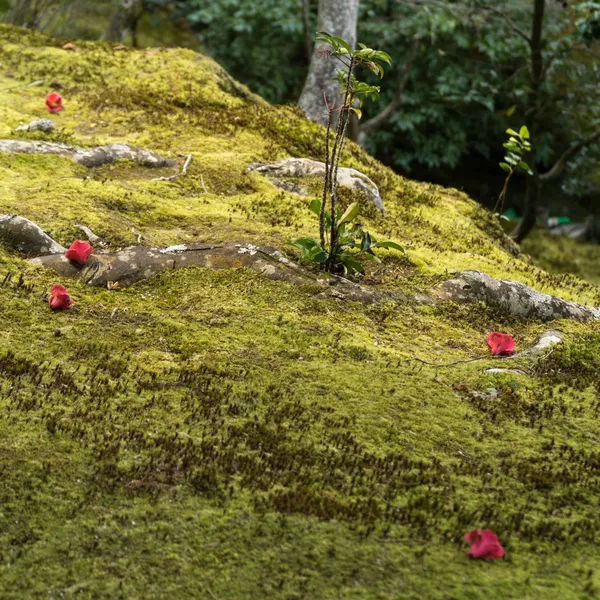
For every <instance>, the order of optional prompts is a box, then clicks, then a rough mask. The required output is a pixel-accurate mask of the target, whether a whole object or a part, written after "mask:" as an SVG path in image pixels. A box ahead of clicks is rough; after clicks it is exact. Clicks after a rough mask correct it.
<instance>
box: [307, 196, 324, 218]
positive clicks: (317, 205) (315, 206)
mask: <svg viewBox="0 0 600 600" xmlns="http://www.w3.org/2000/svg"><path fill="white" fill-rule="evenodd" d="M308 207H309V208H310V210H311V212H314V213H315V215H317V216H318V215H320V214H321V201H320V200H319V199H318V198H314V199H313V200H311V201H310V204H309V205H308Z"/></svg>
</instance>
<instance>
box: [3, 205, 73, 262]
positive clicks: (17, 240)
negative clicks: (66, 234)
mask: <svg viewBox="0 0 600 600" xmlns="http://www.w3.org/2000/svg"><path fill="white" fill-rule="evenodd" d="M0 240H1V241H3V242H4V243H5V244H6V245H7V246H10V247H11V248H14V249H15V250H16V251H17V252H21V253H22V254H25V256H46V255H48V254H64V252H65V248H64V247H63V246H61V245H60V244H59V243H58V242H55V241H54V240H53V239H52V238H51V237H50V236H49V235H47V234H46V233H44V232H43V231H42V230H41V229H40V228H39V227H38V226H37V225H36V224H35V223H32V222H31V221H29V220H28V219H25V218H23V217H17V216H15V215H0Z"/></svg>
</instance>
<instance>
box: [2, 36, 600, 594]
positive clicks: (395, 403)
mask: <svg viewBox="0 0 600 600" xmlns="http://www.w3.org/2000/svg"><path fill="white" fill-rule="evenodd" d="M61 45H62V43H61V42H58V41H53V40H48V39H46V38H42V37H40V36H36V35H33V34H31V33H29V32H26V31H23V30H17V29H11V28H2V29H0V61H1V62H2V71H3V73H4V74H3V76H2V78H1V88H2V89H5V88H10V87H13V86H21V87H13V89H11V90H7V91H2V92H0V115H1V116H2V119H1V123H2V124H1V125H0V137H3V138H12V137H14V136H15V134H14V128H15V127H16V126H17V125H19V124H20V123H22V122H23V123H25V122H29V121H31V120H33V119H35V118H40V117H44V116H47V114H46V113H45V109H44V97H45V94H46V93H47V91H48V87H49V84H50V83H54V84H57V83H58V84H60V85H61V94H62V95H63V99H64V104H65V110H64V111H63V112H61V113H59V114H57V115H55V116H52V119H53V121H54V122H55V124H56V125H57V126H58V127H59V130H58V132H56V133H54V134H53V135H51V136H50V137H49V138H45V139H55V140H60V141H68V142H69V143H72V144H77V145H82V146H94V145H98V144H105V143H115V142H126V143H129V144H135V145H139V146H143V147H145V148H147V149H149V150H152V151H155V152H158V153H160V154H163V155H165V156H170V157H172V158H177V155H178V154H187V153H191V154H192V155H193V160H192V163H191V165H190V168H189V170H188V172H187V174H186V175H185V176H183V177H180V178H178V179H175V180H172V181H162V182H156V181H152V178H153V177H156V176H157V175H161V174H163V175H167V174H173V173H175V172H176V169H173V170H168V169H165V170H164V172H163V171H160V172H158V173H157V171H154V170H153V171H151V172H149V170H148V169H145V168H143V167H140V166H135V165H131V164H127V163H125V164H114V165H109V166H106V167H102V168H100V169H97V170H89V169H85V168H84V167H81V166H79V165H77V164H75V163H73V162H71V161H69V160H68V159H64V158H59V157H54V156H24V155H0V182H1V185H2V192H3V193H2V195H1V196H0V212H2V213H17V214H19V215H22V216H24V217H27V218H29V219H31V220H33V221H35V222H37V223H38V224H40V225H41V226H42V227H44V228H45V229H46V230H47V231H48V232H49V233H50V234H51V235H52V236H53V237H54V238H56V239H57V240H58V241H60V242H62V243H64V244H68V243H69V242H70V241H71V240H72V239H74V238H75V237H78V236H80V235H81V232H80V231H79V230H78V229H76V228H75V225H76V224H84V225H87V226H89V227H90V228H91V229H92V230H93V231H94V232H95V233H96V234H98V235H101V236H102V237H103V238H104V239H105V240H106V241H107V242H109V243H110V244H112V245H113V246H119V245H126V244H133V243H135V242H136V240H137V238H138V235H140V234H141V235H142V236H143V238H144V240H145V241H146V242H147V243H151V244H179V243H186V242H190V241H196V242H204V241H206V242H209V241H210V242H212V241H215V242H221V241H223V242H226V241H243V242H254V243H260V244H270V245H274V246H276V247H279V248H280V249H282V250H285V242H286V241H287V240H288V239H290V238H292V237H294V236H297V235H306V234H315V233H316V231H315V223H314V221H313V219H312V218H311V213H310V212H309V210H308V200H307V199H302V198H299V197H298V196H294V195H292V194H287V193H284V192H281V191H280V190H277V189H276V188H274V187H273V186H271V185H270V184H269V183H268V182H267V181H266V180H265V179H263V178H261V177H260V176H258V175H256V174H249V173H247V171H246V167H247V165H248V164H249V163H250V162H261V161H272V160H276V159H280V158H286V157H288V156H307V157H309V158H314V159H320V158H321V156H322V154H323V150H324V149H323V130H322V129H321V128H320V127H318V126H316V125H313V124H311V123H307V122H306V121H304V120H303V119H302V118H301V117H300V115H299V114H298V113H297V112H296V111H295V110H293V109H291V108H274V107H270V106H268V105H267V104H266V103H265V102H264V101H262V100H260V99H259V98H257V97H255V96H253V95H252V94H250V93H249V92H248V91H247V90H246V89H245V88H244V87H243V86H241V85H239V84H238V83H236V82H234V81H232V80H231V79H230V78H229V77H228V76H227V75H226V74H225V73H224V72H223V71H222V70H221V69H220V68H219V67H218V66H217V65H215V64H214V63H213V62H212V61H210V60H209V59H207V58H205V57H202V56H199V55H197V54H194V53H192V52H190V51H186V50H147V51H132V50H128V49H119V47H115V46H111V45H108V44H91V43H81V44H77V50H76V51H74V52H73V51H67V50H62V49H61ZM40 79H42V80H44V82H45V83H44V84H38V85H34V86H29V87H25V86H27V84H29V83H32V82H34V81H37V80H40ZM55 87H56V86H55ZM20 135H21V136H22V137H23V138H26V139H35V138H34V136H36V135H37V136H39V134H27V133H21V134H20ZM180 160H183V159H180ZM343 163H344V165H345V166H351V167H354V168H357V169H359V170H360V171H362V172H364V173H365V174H366V175H368V176H369V177H370V178H371V179H373V181H375V182H376V183H377V185H378V186H379V188H380V191H381V194H382V197H383V198H384V202H385V206H386V214H385V216H378V215H376V214H370V215H369V218H368V219H367V225H368V227H369V229H370V230H371V231H373V232H374V233H375V234H376V235H377V234H379V235H380V236H382V237H388V238H391V239H394V240H396V241H398V242H399V243H401V244H402V245H403V246H404V247H405V248H406V249H407V256H406V257H405V256H403V255H400V254H394V253H389V254H385V255H383V258H384V263H383V266H382V267H380V268H378V269H377V270H374V271H372V272H370V273H369V274H368V276H367V278H366V282H365V283H367V284H369V285H372V286H374V287H379V288H388V289H395V290H402V291H412V292H414V291H418V290H422V289H424V288H426V287H427V286H429V285H431V284H432V283H433V282H435V281H436V280H439V279H440V278H441V277H443V276H444V275H445V273H446V272H450V271H452V270H460V269H466V268H475V269H480V270H483V271H486V272H487V273H489V274H490V275H493V276H497V277H502V278H506V279H515V280H519V281H522V282H523V283H526V284H528V285H531V286H533V287H535V288H537V289H541V290H542V291H544V292H549V293H555V294H557V295H560V296H562V297H564V298H566V299H571V300H575V301H578V302H581V303H584V304H585V303H589V304H595V305H596V306H597V305H600V293H599V290H598V288H597V287H595V286H593V285H591V284H587V283H585V282H584V281H582V280H579V279H577V278H576V277H573V276H568V277H563V276H554V275H549V274H547V273H545V272H543V271H541V270H539V269H537V268H535V267H532V266H531V265H529V264H528V263H527V262H526V261H525V260H522V259H521V258H518V257H515V256H514V255H513V254H512V253H511V252H510V251H509V250H510V243H509V242H508V241H507V239H506V238H505V237H504V236H503V234H502V231H501V228H500V227H499V225H497V224H496V223H495V222H494V221H492V220H491V219H490V218H489V216H488V215H487V214H486V213H485V212H484V211H483V210H481V209H480V208H478V207H477V205H476V204H475V203H474V202H473V201H471V200H470V199H469V198H468V197H466V196H465V195H464V194H463V193H461V192H458V191H456V190H447V189H443V188H440V187H436V186H433V185H423V184H418V183H415V182H412V181H409V180H406V179H403V178H401V177H399V176H397V175H395V174H393V173H392V172H391V171H390V170H389V169H386V168H384V167H383V166H381V165H380V164H379V163H377V162H376V161H375V160H373V159H372V158H370V157H369V156H368V155H366V154H365V153H364V152H363V151H362V150H361V149H359V148H358V147H356V146H354V145H349V147H348V151H347V153H346V155H345V156H344V159H343ZM204 188H206V191H205V189H204ZM346 201H350V198H346ZM0 283H1V285H0V315H1V317H2V323H3V324H2V328H1V329H0V331H1V333H0V410H1V412H0V474H1V478H0V597H2V598H3V599H4V598H6V599H13V598H14V599H22V598H42V597H43V598H48V597H50V598H58V597H61V598H62V597H65V598H68V597H79V598H111V599H113V598H127V599H132V598H140V599H141V598H144V599H152V598H156V599H159V598H165V597H168V596H170V595H172V596H173V597H177V598H205V597H206V598H210V597H213V598H219V599H220V600H222V599H225V598H231V599H242V598H288V599H292V598H319V599H321V598H322V599H326V598H365V599H366V598H368V599H371V598H382V599H383V598H414V599H424V598H427V599H440V600H441V599H450V598H457V599H458V598H461V599H463V598H472V599H476V598H477V599H478V598H514V599H519V600H522V599H526V598H531V599H540V598H555V597H559V598H561V599H565V600H570V599H579V598H583V597H593V596H594V595H595V594H598V592H599V590H600V571H599V569H600V557H599V555H598V552H597V542H598V534H597V531H598V529H599V527H598V526H599V524H600V510H599V509H600V507H599V498H600V454H599V452H598V436H599V428H598V413H599V411H600V401H599V398H600V382H599V379H598V377H597V373H598V371H599V369H600V358H599V356H600V354H599V352H598V348H599V344H600V326H599V324H598V323H591V324H585V325H584V324H574V323H571V322H560V323H553V324H551V327H554V328H558V329H561V330H562V331H563V332H564V333H565V336H566V339H567V341H566V343H565V345H564V346H563V347H562V348H560V349H558V350H555V351H554V353H553V354H552V355H551V356H550V357H549V358H548V360H546V361H543V362H541V363H539V364H535V363H533V362H530V359H527V358H524V359H520V360H517V361H514V363H511V367H512V366H517V367H519V368H521V369H526V370H528V371H529V372H530V373H531V376H530V377H519V376H514V375H487V374H485V373H483V369H484V367H490V366H498V361H497V360H491V359H490V360H482V361H480V362H472V363H464V364H457V365H454V366H451V367H447V368H434V367H428V366H425V365H422V364H417V363H414V362H406V361H407V359H410V358H412V357H418V358H421V359H425V360H428V361H430V362H433V363H446V362H452V361H455V360H460V359H467V358H470V357H473V356H478V355H481V356H485V355H486V353H487V348H486V347H485V341H484V340H485V335H486V333H487V332H489V331H491V330H501V331H505V332H507V333H510V334H512V335H513V336H514V337H515V339H516V342H517V347H518V348H523V347H525V346H527V345H529V344H530V343H531V342H532V341H533V339H534V338H535V336H536V335H537V334H538V333H540V332H541V331H542V330H543V328H544V326H543V325H542V324H539V323H525V322H521V321H519V320H516V319H507V318H505V317H503V316H502V315H499V314H495V313H494V311H491V310H489V309H487V308H486V307H484V306H470V307H458V306H455V305H452V304H440V305H437V306H423V305H417V304H413V303H411V302H410V301H408V300H407V301H406V303H405V304H400V303H398V302H396V303H378V304H375V305H372V306H365V305H362V304H355V303H351V302H347V301H341V300H335V299H328V300H319V299H316V298H315V297H314V296H312V295H311V293H310V291H309V290H304V289H299V288H297V287H294V286H291V285H287V284H284V283H278V282H274V281H269V280H266V279H264V278H262V277H260V276H259V275H257V274H256V273H253V272H250V271H245V270H231V271H221V272H214V271H211V270H207V269H189V270H181V271H173V272H168V273H162V274H161V275H160V276H157V277H155V278H153V279H151V280H148V281H146V282H143V283H139V284H136V285H134V286H133V287H131V288H129V289H126V290H112V291H109V290H101V289H89V288H84V287H82V286H78V285H77V284H74V283H72V282H68V281H57V280H56V277H55V276H53V275H52V273H50V272H47V271H44V270H40V269H34V268H33V267H30V266H29V265H28V264H27V263H25V262H24V261H23V260H22V259H21V258H20V257H19V256H16V255H15V253H14V252H11V251H9V250H7V249H1V250H0ZM53 283H63V284H66V285H67V286H68V287H69V290H70V292H71V293H72V295H73V296H74V298H75V300H76V304H75V305H74V306H73V307H72V309H70V310H69V311H65V312H61V313H52V312H51V311H50V310H49V308H48V305H47V303H45V302H44V301H43V297H44V295H45V294H46V293H47V291H48V289H49V286H50V285H51V284H53ZM406 297H409V294H407V295H406ZM547 327H548V325H547V324H546V325H545V328H547ZM488 388H495V389H496V391H497V394H496V396H495V397H494V396H493V395H491V394H488V395H481V394H479V395H478V394H473V393H472V391H473V390H475V391H480V392H485V390H486V389H488ZM473 528H490V529H492V530H494V531H495V532H496V533H497V534H498V536H499V537H500V540H501V542H502V544H503V545H504V547H505V549H506V558H505V559H503V560H502V561H497V562H495V563H478V562H473V561H469V560H468V559H467V558H466V556H465V544H464V543H463V541H462V536H463V534H464V533H465V532H466V531H468V530H470V529H473Z"/></svg>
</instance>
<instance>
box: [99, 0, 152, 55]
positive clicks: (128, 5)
mask: <svg viewBox="0 0 600 600" xmlns="http://www.w3.org/2000/svg"><path fill="white" fill-rule="evenodd" d="M143 14H144V0H120V2H119V3H118V4H117V6H116V7H115V10H114V12H113V14H112V16H111V18H110V21H109V23H108V27H107V28H106V31H105V32H104V35H103V36H102V39H103V40H110V41H112V42H121V43H122V42H123V41H124V40H125V36H126V35H127V34H128V33H129V34H131V40H132V45H133V46H134V47H137V46H138V37H137V29H138V23H139V20H140V19H141V17H142V15H143Z"/></svg>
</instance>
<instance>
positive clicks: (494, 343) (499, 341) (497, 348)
mask: <svg viewBox="0 0 600 600" xmlns="http://www.w3.org/2000/svg"><path fill="white" fill-rule="evenodd" d="M487 345H488V347H489V349H490V351H491V353H492V355H493V356H498V355H501V354H513V353H514V351H515V340H513V338H512V337H511V336H510V335H508V334H507V333H500V332H499V331H492V333H490V334H489V335H488V336H487Z"/></svg>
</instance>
